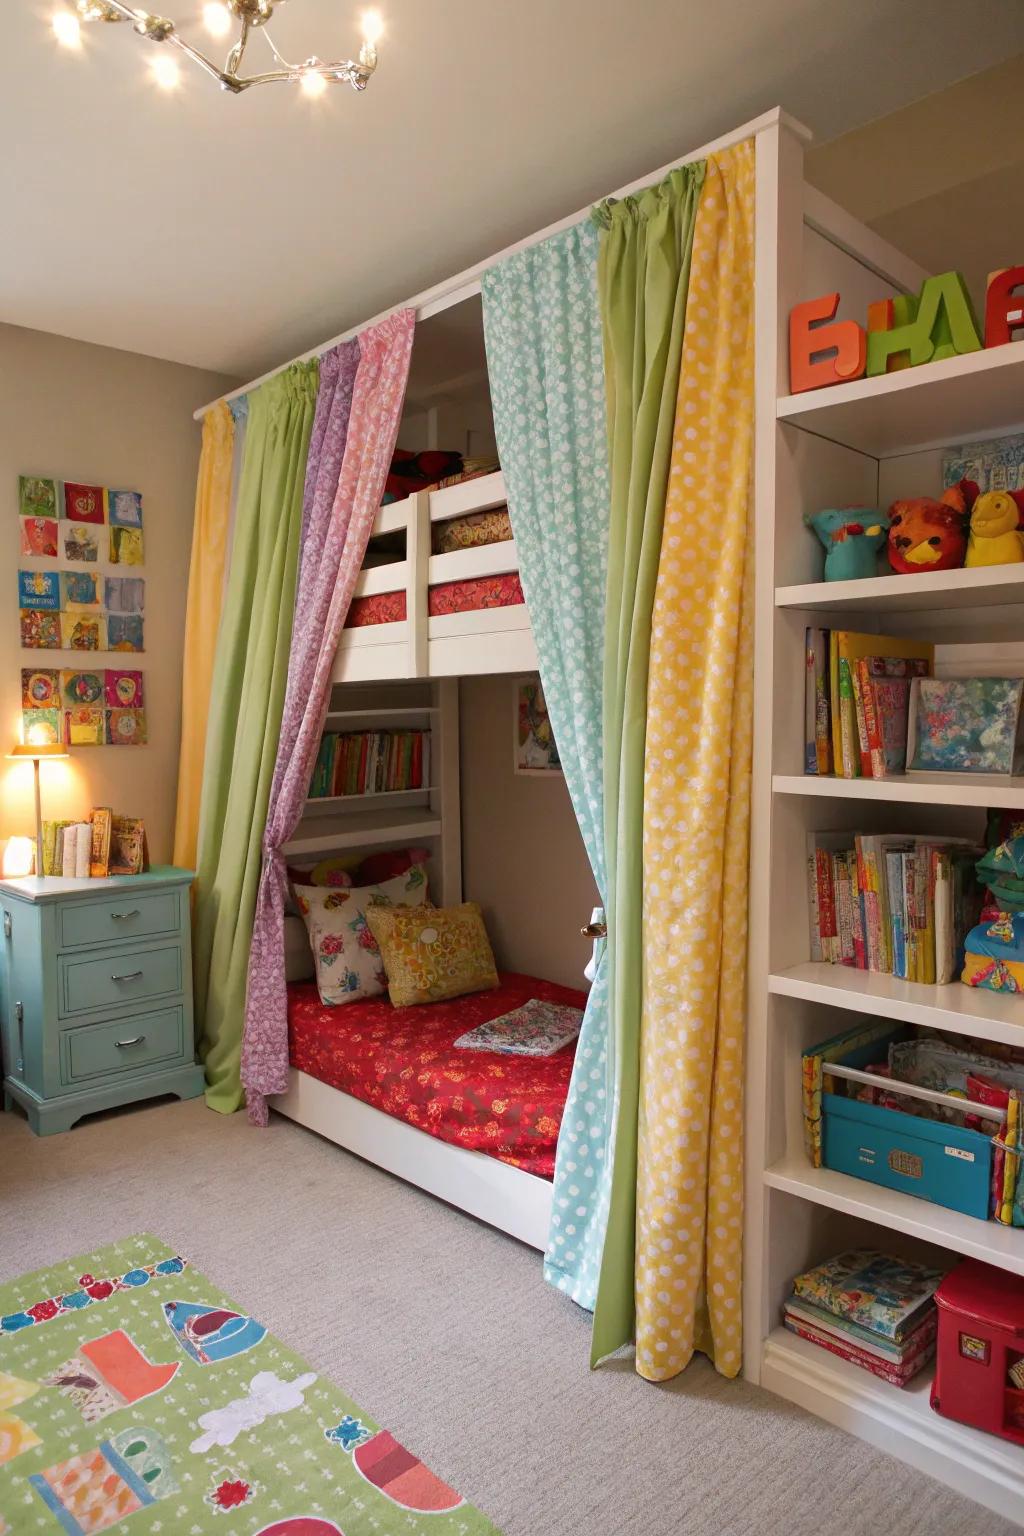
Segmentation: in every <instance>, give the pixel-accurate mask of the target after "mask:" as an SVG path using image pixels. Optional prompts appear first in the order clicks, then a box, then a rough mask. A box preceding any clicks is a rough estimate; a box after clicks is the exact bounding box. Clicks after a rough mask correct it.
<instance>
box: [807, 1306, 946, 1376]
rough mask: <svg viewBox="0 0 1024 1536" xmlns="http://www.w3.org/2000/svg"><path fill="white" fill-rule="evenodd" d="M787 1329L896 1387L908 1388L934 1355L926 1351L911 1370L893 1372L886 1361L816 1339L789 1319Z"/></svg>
mask: <svg viewBox="0 0 1024 1536" xmlns="http://www.w3.org/2000/svg"><path fill="white" fill-rule="evenodd" d="M786 1327H787V1328H789V1329H790V1330H791V1331H792V1332H793V1333H796V1334H799V1336H800V1337H801V1338H802V1339H807V1341H808V1342H809V1343H811V1344H817V1345H818V1347H819V1349H827V1350H828V1352H829V1353H830V1354H832V1355H835V1356H837V1358H838V1359H840V1360H848V1361H849V1362H850V1363H851V1365H857V1366H860V1368H861V1370H863V1371H870V1373H871V1375H872V1376H878V1377H880V1378H881V1380H882V1381H887V1382H889V1383H890V1385H891V1386H894V1387H903V1386H906V1384H907V1382H908V1381H911V1380H912V1379H913V1377H914V1376H916V1375H917V1373H918V1371H919V1370H921V1369H922V1368H923V1367H924V1366H925V1365H927V1363H928V1361H929V1359H930V1358H931V1354H932V1351H931V1350H930V1349H929V1350H925V1351H924V1352H923V1353H922V1354H921V1355H920V1356H918V1357H917V1359H916V1360H915V1361H914V1362H913V1365H912V1366H911V1368H909V1369H905V1370H893V1369H892V1367H891V1366H889V1365H886V1363H885V1361H884V1360H877V1359H875V1358H874V1356H872V1355H868V1354H866V1353H864V1352H863V1351H861V1350H858V1349H856V1348H855V1347H853V1346H847V1345H843V1344H840V1343H839V1342H838V1340H836V1339H826V1338H824V1337H818V1338H815V1337H814V1335H813V1333H812V1332H811V1330H810V1329H808V1328H803V1327H799V1326H798V1325H797V1324H796V1323H795V1322H791V1321H790V1320H789V1319H788V1318H787V1319H786Z"/></svg>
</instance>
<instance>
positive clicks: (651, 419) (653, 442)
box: [591, 161, 705, 1363]
mask: <svg viewBox="0 0 1024 1536" xmlns="http://www.w3.org/2000/svg"><path fill="white" fill-rule="evenodd" d="M704 170H705V162H703V161H700V162H698V163H696V164H694V165H687V166H682V167H681V168H680V169H679V170H675V171H673V172H672V173H671V174H670V175H669V176H668V177H667V178H666V179H665V180H664V181H663V182H661V183H660V184H659V185H658V186H656V187H648V188H647V189H646V190H645V191H644V192H641V193H639V194H638V195H637V196H635V197H627V198H625V199H623V201H622V202H614V201H611V202H606V203H602V204H601V205H600V206H599V207H598V208H597V209H595V211H594V217H595V219H596V220H597V222H598V224H599V226H600V227H601V249H600V254H599V257H598V273H597V280H598V297H599V301H600V305H601V315H602V321H603V327H604V355H605V388H606V394H607V402H608V447H609V464H610V472H611V523H610V529H609V540H608V589H607V609H606V612H607V621H606V627H605V653H604V794H605V801H604V808H605V857H606V859H607V862H608V903H607V922H608V958H609V968H610V975H609V981H610V995H611V1017H612V1031H611V1042H610V1043H611V1061H610V1076H611V1081H612V1085H613V1103H614V1113H615V1118H616V1130H615V1138H614V1152H613V1161H612V1183H611V1197H610V1205H609V1212H608V1228H607V1232H606V1235H605V1242H604V1252H603V1255H602V1259H601V1273H600V1279H599V1282H598V1292H597V1305H596V1307H595V1310H594V1332H593V1340H592V1347H591V1358H592V1361H593V1362H594V1363H596V1362H597V1361H598V1360H601V1359H603V1358H604V1357H605V1356H606V1355H609V1354H611V1353H612V1352H613V1351H614V1350H616V1349H618V1348H619V1347H620V1346H621V1345H623V1344H627V1343H629V1342H630V1341H631V1339H632V1338H633V1325H634V1301H633V1298H634V1289H633V1281H634V1245H635V1229H636V1170H637V1116H638V1104H639V1091H640V1090H639V1081H640V1014H641V1005H642V996H643V991H642V988H643V974H642V955H643V933H642V920H641V919H642V893H643V857H642V845H643V787H644V745H645V740H646V721H647V676H648V667H649V660H650V641H651V611H652V608H653V605H654V588H655V583H656V581H657V576H658V558H659V555H660V553H661V534H662V524H663V520H664V513H665V497H666V493H667V490H668V472H669V460H670V456H671V452H672V429H673V424H674V422H675V414H676V393H677V390H678V387H679V368H680V359H681V357H682V349H683V329H684V326H685V322H686V295H687V289H688V287H689V282H690V254H691V251H692V247H693V230H694V223H695V221H696V215H697V203H698V200H699V197H700V189H701V186H702V184H703V180H704ZM695 521H696V519H695ZM696 536H697V534H696V528H695V529H694V537H696Z"/></svg>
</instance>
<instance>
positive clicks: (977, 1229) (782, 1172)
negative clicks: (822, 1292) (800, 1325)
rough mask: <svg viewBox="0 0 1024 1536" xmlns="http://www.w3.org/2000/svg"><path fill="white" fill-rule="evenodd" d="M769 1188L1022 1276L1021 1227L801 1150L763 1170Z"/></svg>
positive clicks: (1023, 1239)
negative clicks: (818, 1162)
mask: <svg viewBox="0 0 1024 1536" xmlns="http://www.w3.org/2000/svg"><path fill="white" fill-rule="evenodd" d="M764 1182H765V1184H767V1186H768V1187H769V1189H781V1190H784V1191H785V1192H786V1194H789V1195H798V1196H799V1197H800V1198H801V1199H802V1200H811V1201H813V1202H814V1203H815V1204H816V1205H827V1206H828V1207H829V1208H830V1209H831V1210H834V1211H843V1212H844V1213H845V1214H846V1215H847V1216H856V1217H859V1218H860V1219H861V1220H863V1221H871V1222H874V1223H875V1224H876V1225H877V1226H881V1227H890V1228H891V1229H892V1230H893V1231H894V1232H902V1233H904V1234H906V1235H908V1236H910V1237H916V1238H920V1239H921V1241H922V1242H927V1243H935V1244H937V1245H938V1246H939V1247H940V1248H945V1249H947V1250H948V1251H949V1252H951V1253H960V1254H966V1255H967V1256H969V1257H970V1258H973V1259H982V1260H983V1261H984V1262H985V1263H986V1264H995V1265H996V1266H997V1267H998V1268H999V1269H1005V1270H1008V1271H1009V1272H1010V1273H1011V1274H1014V1275H1024V1231H1021V1230H1020V1229H1019V1228H1017V1227H1004V1226H1001V1225H1000V1224H999V1222H997V1221H980V1220H978V1218H977V1217H974V1216H964V1215H962V1214H961V1213H960V1212H959V1211H948V1210H946V1208H945V1207H944V1206H941V1205H931V1204H929V1202H928V1201H927V1200H919V1199H918V1198H917V1196H916V1195H905V1194H903V1192H902V1191H901V1190H898V1189H883V1188H882V1186H881V1185H879V1184H869V1183H868V1182H867V1180H866V1179H854V1178H851V1177H850V1175H849V1174H847V1173H836V1172H835V1171H834V1170H833V1169H831V1168H812V1167H811V1165H810V1163H809V1162H808V1161H807V1160H806V1158H805V1157H804V1155H803V1153H802V1152H800V1153H798V1154H797V1155H795V1156H791V1157H786V1158H784V1159H783V1160H782V1161H781V1162H778V1163H773V1164H772V1166H771V1167H770V1168H766V1169H765V1174H764Z"/></svg>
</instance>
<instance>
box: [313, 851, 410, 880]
mask: <svg viewBox="0 0 1024 1536" xmlns="http://www.w3.org/2000/svg"><path fill="white" fill-rule="evenodd" d="M429 858H430V849H429V848H384V849H382V850H381V852H380V853H368V854H367V855H366V857H365V858H364V859H363V860H362V861H361V862H360V863H359V864H358V865H357V866H356V868H355V871H354V874H353V880H352V884H353V885H379V884H380V882H381V881H382V880H394V879H395V877H396V876H397V875H404V874H405V872H406V870H409V869H411V868H412V866H413V865H414V864H426V862H427V860H428V859H429ZM312 884H313V885H317V884H319V882H318V881H316V880H314V881H312Z"/></svg>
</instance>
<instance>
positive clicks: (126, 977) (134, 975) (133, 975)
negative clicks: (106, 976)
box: [110, 971, 142, 981]
mask: <svg viewBox="0 0 1024 1536" xmlns="http://www.w3.org/2000/svg"><path fill="white" fill-rule="evenodd" d="M141 975H142V972H141V971H125V972H124V974H123V975H122V976H115V975H114V973H113V971H112V972H111V973H110V979H111V981H138V979H139V977H140V976H141Z"/></svg>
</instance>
